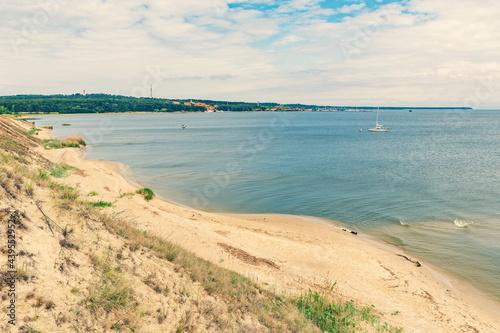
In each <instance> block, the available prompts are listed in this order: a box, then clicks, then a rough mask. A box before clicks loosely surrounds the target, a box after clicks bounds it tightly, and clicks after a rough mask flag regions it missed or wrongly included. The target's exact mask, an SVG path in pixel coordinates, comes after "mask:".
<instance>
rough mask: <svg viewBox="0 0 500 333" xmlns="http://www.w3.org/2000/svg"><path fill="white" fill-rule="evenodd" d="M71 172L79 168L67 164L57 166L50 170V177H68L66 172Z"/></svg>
mask: <svg viewBox="0 0 500 333" xmlns="http://www.w3.org/2000/svg"><path fill="white" fill-rule="evenodd" d="M70 170H77V168H75V167H72V166H70V165H67V164H64V163H62V164H57V165H56V166H55V167H54V168H52V169H50V175H51V176H52V177H56V178H62V177H66V176H67V175H66V172H67V171H70Z"/></svg>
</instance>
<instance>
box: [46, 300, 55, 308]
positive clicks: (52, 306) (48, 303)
mask: <svg viewBox="0 0 500 333" xmlns="http://www.w3.org/2000/svg"><path fill="white" fill-rule="evenodd" d="M55 306H56V305H55V304H54V302H52V301H46V302H45V309H47V310H50V309H52V308H54V307H55Z"/></svg>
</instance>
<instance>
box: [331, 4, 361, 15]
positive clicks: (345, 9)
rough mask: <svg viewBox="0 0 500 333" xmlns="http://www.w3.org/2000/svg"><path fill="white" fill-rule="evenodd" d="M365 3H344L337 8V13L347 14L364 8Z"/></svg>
mask: <svg viewBox="0 0 500 333" xmlns="http://www.w3.org/2000/svg"><path fill="white" fill-rule="evenodd" d="M365 6H366V5H365V3H364V2H363V3H359V4H353V5H344V6H342V7H341V8H339V9H337V11H338V12H339V13H342V14H349V13H352V12H355V11H358V10H361V9H363V8H365Z"/></svg>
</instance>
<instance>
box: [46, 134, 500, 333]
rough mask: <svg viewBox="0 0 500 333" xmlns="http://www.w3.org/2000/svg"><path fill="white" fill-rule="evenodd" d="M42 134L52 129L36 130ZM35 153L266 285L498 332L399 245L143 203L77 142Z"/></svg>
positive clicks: (139, 218) (475, 295)
mask: <svg viewBox="0 0 500 333" xmlns="http://www.w3.org/2000/svg"><path fill="white" fill-rule="evenodd" d="M49 136H50V131H49V130H43V131H42V132H40V135H39V137H40V138H44V137H45V138H47V137H49ZM39 152H40V154H42V155H43V156H45V157H46V158H48V159H49V160H51V161H52V162H55V163H66V164H69V165H71V166H74V167H76V168H78V171H77V172H74V173H72V174H70V175H69V176H68V177H66V178H63V179H62V182H64V183H65V184H68V185H70V186H73V187H75V188H77V189H78V190H79V191H80V192H81V193H83V194H85V193H90V192H92V191H94V192H96V193H98V195H97V196H96V197H95V200H103V201H110V202H113V203H114V204H113V207H109V208H106V209H105V210H106V211H108V212H111V213H114V214H120V215H121V216H126V217H127V218H128V219H130V220H131V221H133V223H134V225H135V226H136V227H137V228H139V229H143V230H147V231H151V232H153V233H155V234H157V235H158V236H161V237H164V238H168V240H170V241H172V242H174V243H177V244H179V245H181V246H182V247H184V248H185V249H188V250H190V251H193V252H194V253H195V254H196V255H198V256H200V257H202V258H204V259H206V260H209V261H211V262H213V263H215V264H218V265H220V266H222V267H224V268H228V269H230V270H234V271H236V272H238V273H241V274H242V275H244V276H247V277H250V278H252V279H254V280H255V281H258V282H259V283H262V284H263V285H265V286H267V288H269V289H270V290H273V291H277V292H284V293H287V294H297V293H300V292H304V291H306V290H308V289H313V290H319V291H325V292H330V293H331V294H332V295H333V296H334V297H335V298H337V299H340V300H345V301H349V300H353V301H354V302H355V303H356V304H360V305H363V306H364V305H368V306H370V305H374V306H375V309H376V310H377V311H379V312H381V313H382V318H383V320H384V321H385V322H387V323H389V324H391V325H394V326H397V327H402V328H403V329H404V330H403V331H404V332H498V331H500V310H499V309H500V306H499V304H498V303H497V302H495V301H493V300H491V299H489V298H488V297H486V296H485V295H482V294H481V293H479V292H477V291H475V290H474V289H473V288H471V287H470V286H468V285H466V284H464V283H463V282H460V281H459V280H458V279H456V278H454V277H451V276H449V275H446V274H445V273H443V272H439V271H438V270H437V269H435V268H432V267H430V266H429V265H428V264H426V263H425V262H422V261H421V260H419V259H418V258H413V257H412V256H411V255H409V254H406V253H403V252H401V251H400V250H398V249H397V248H394V247H391V246H389V245H384V246H379V245H376V244H374V243H373V242H372V241H370V240H369V237H365V236H363V235H354V234H352V233H350V232H349V231H343V230H341V229H339V228H335V227H333V226H331V225H329V224H328V223H316V222H313V221H311V219H310V218H306V217H299V216H280V215H223V214H213V213H209V212H202V211H198V210H194V209H190V208H186V207H181V206H178V205H174V204H172V203H169V202H166V201H163V200H160V199H158V198H154V199H153V200H151V201H145V200H144V199H143V198H141V197H140V196H136V195H135V196H134V195H128V194H129V193H133V192H134V191H135V190H136V189H137V188H136V187H134V186H132V185H131V184H130V183H129V182H128V181H127V180H126V179H125V178H124V177H123V175H122V174H121V172H120V171H121V170H120V167H119V166H118V165H117V164H115V163H111V162H104V161H91V160H84V159H82V158H81V156H82V151H81V150H80V149H76V148H66V149H58V150H49V151H46V150H43V149H42V148H40V149H39ZM408 259H411V261H410V260H408ZM416 261H418V262H419V263H420V264H421V266H419V265H417V264H416Z"/></svg>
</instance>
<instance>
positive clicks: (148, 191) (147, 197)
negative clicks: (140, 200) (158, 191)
mask: <svg viewBox="0 0 500 333" xmlns="http://www.w3.org/2000/svg"><path fill="white" fill-rule="evenodd" d="M135 193H138V194H141V195H142V196H144V200H146V201H149V200H151V199H153V197H154V195H155V194H154V193H153V190H151V189H149V188H147V187H145V188H141V189H140V190H137V191H135Z"/></svg>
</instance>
